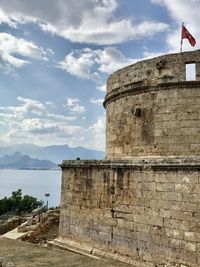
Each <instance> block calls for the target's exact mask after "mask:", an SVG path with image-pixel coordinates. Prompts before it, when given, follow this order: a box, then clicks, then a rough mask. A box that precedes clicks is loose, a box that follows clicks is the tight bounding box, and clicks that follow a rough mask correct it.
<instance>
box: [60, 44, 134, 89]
mask: <svg viewBox="0 0 200 267" xmlns="http://www.w3.org/2000/svg"><path fill="white" fill-rule="evenodd" d="M134 61H135V60H134V59H130V58H126V57H125V56H124V55H123V54H122V53H121V52H120V51H119V50H118V49H116V48H115V47H106V48H104V49H98V50H92V49H90V48H85V49H83V50H76V51H73V52H71V53H69V54H68V55H67V56H66V57H65V59H64V60H63V61H61V62H59V65H58V66H59V67H60V68H61V69H63V70H65V71H66V72H69V73H70V74H72V75H75V76H77V77H79V78H83V79H90V80H95V81H97V82H98V81H99V78H100V74H101V73H112V72H114V71H116V70H118V69H119V68H122V67H124V66H126V65H129V64H131V63H133V62H134ZM101 89H104V87H101Z"/></svg>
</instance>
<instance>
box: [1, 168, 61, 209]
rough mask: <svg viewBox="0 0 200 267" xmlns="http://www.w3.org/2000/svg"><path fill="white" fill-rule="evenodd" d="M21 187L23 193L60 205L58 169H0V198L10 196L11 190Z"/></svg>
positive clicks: (50, 203)
mask: <svg viewBox="0 0 200 267" xmlns="http://www.w3.org/2000/svg"><path fill="white" fill-rule="evenodd" d="M17 189H22V194H23V195H26V194H28V195H31V196H33V197H36V198H38V199H39V200H43V201H44V204H46V203H47V197H45V194H46V193H48V194H50V196H49V197H48V206H49V207H56V206H59V205H60V192H61V171H60V170H55V171H52V170H0V199H1V198H3V197H5V196H7V197H10V196H11V193H12V192H13V191H16V190H17Z"/></svg>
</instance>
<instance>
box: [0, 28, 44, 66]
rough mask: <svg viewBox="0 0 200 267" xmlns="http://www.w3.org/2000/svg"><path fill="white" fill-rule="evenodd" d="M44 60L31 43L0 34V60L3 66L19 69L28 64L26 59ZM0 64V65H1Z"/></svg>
mask: <svg viewBox="0 0 200 267" xmlns="http://www.w3.org/2000/svg"><path fill="white" fill-rule="evenodd" d="M21 56H22V57H25V58H32V59H45V60H46V57H44V53H43V51H42V50H41V49H40V48H39V47H37V46H36V45H35V44H33V43H32V42H29V41H26V40H24V39H18V38H16V37H14V36H13V35H11V34H8V33H3V32H1V33H0V58H1V61H2V62H3V63H4V64H5V66H8V67H11V68H12V67H13V68H20V67H22V66H24V65H25V64H28V63H30V61H28V60H26V59H21V58H20V57H21ZM2 62H1V63H2Z"/></svg>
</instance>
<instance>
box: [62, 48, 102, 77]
mask: <svg viewBox="0 0 200 267" xmlns="http://www.w3.org/2000/svg"><path fill="white" fill-rule="evenodd" d="M94 65H95V52H93V51H92V50H91V49H83V51H74V52H71V53H69V54H68V55H67V56H66V57H65V59H64V60H63V61H61V62H60V63H59V67H60V68H61V69H63V70H65V71H66V72H69V73H70V74H72V75H75V76H77V77H79V78H83V79H90V80H98V79H99V75H98V73H97V72H92V68H93V67H94Z"/></svg>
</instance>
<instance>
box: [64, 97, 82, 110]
mask: <svg viewBox="0 0 200 267" xmlns="http://www.w3.org/2000/svg"><path fill="white" fill-rule="evenodd" d="M79 103H80V100H79V99H77V98H70V97H68V98H66V103H65V104H64V107H66V108H68V109H69V110H70V112H71V113H83V112H85V107H84V106H82V105H80V104H79Z"/></svg>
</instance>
